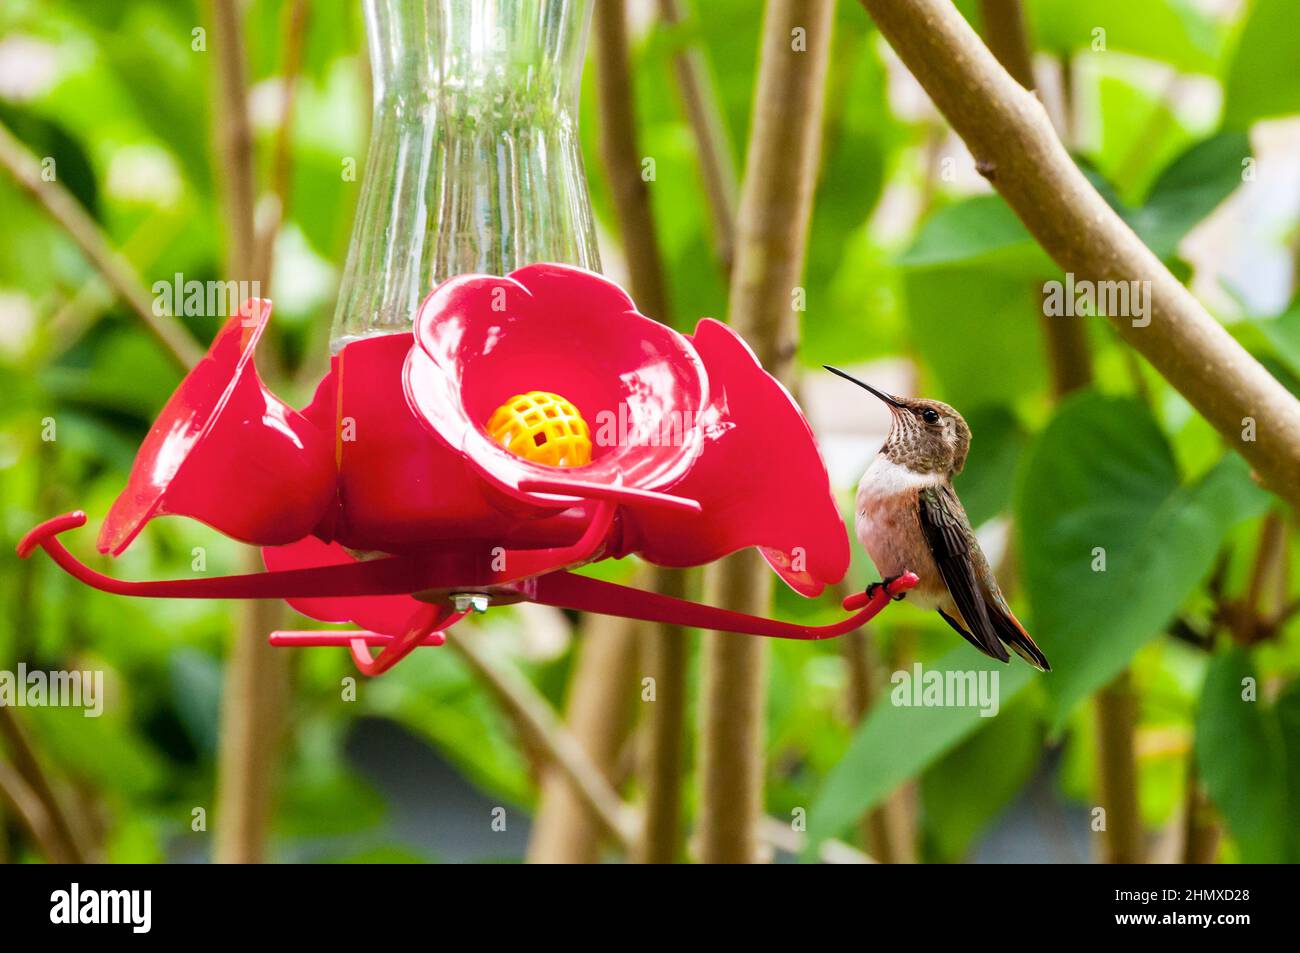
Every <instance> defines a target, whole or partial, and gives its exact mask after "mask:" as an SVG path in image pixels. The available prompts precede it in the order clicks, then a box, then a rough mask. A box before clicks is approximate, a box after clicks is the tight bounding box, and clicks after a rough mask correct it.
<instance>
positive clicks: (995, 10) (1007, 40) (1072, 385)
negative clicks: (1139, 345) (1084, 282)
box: [980, 0, 1092, 400]
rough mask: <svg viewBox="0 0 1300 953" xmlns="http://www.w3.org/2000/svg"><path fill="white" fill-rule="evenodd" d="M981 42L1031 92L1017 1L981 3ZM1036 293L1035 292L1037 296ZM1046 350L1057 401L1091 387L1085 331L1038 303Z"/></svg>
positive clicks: (1029, 63)
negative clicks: (982, 39)
mask: <svg viewBox="0 0 1300 953" xmlns="http://www.w3.org/2000/svg"><path fill="white" fill-rule="evenodd" d="M980 9H981V11H982V13H983V19H984V41H985V42H986V43H987V44H988V48H989V49H990V50H991V51H992V52H993V55H994V56H996V57H997V58H998V62H999V63H1001V64H1002V65H1003V66H1004V67H1005V68H1006V70H1007V72H1008V73H1010V74H1011V75H1012V76H1013V77H1015V80H1016V82H1018V83H1019V84H1020V85H1021V86H1023V87H1024V88H1025V89H1027V90H1031V91H1032V90H1033V89H1034V65H1033V63H1034V59H1033V51H1032V48H1031V46H1030V43H1029V31H1028V28H1027V27H1026V25H1025V14H1024V10H1023V9H1022V8H1021V5H1020V0H981V3H980ZM1037 292H1038V289H1037V288H1035V289H1034V293H1035V294H1037ZM1038 311H1039V313H1040V314H1041V316H1042V324H1043V338H1044V342H1045V344H1046V346H1047V361H1048V368H1049V370H1050V372H1051V381H1052V391H1053V396H1055V397H1056V398H1057V399H1058V400H1059V399H1060V398H1062V397H1064V396H1066V395H1067V394H1069V393H1070V392H1072V391H1075V390H1078V389H1079V388H1082V387H1087V386H1088V385H1089V384H1091V383H1092V354H1091V352H1090V351H1089V350H1088V329H1087V328H1086V327H1085V326H1084V323H1083V321H1081V320H1079V319H1078V318H1076V317H1074V316H1056V317H1053V316H1051V315H1049V314H1047V312H1046V309H1044V308H1043V307H1042V306H1041V302H1040V303H1039V307H1038Z"/></svg>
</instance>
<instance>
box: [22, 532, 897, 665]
mask: <svg viewBox="0 0 1300 953" xmlns="http://www.w3.org/2000/svg"><path fill="white" fill-rule="evenodd" d="M604 515H605V516H606V518H607V515H608V514H604ZM85 522H86V516H85V514H84V513H81V512H73V513H67V514H64V515H63V516H58V517H55V518H54V519H51V520H47V521H46V522H44V523H42V524H40V525H39V526H37V527H35V528H34V529H32V530H31V532H29V533H28V534H27V535H26V536H24V537H23V538H22V541H21V542H19V544H18V547H17V550H18V555H19V556H20V557H22V558H24V559H26V558H27V557H29V556H30V555H31V554H32V552H33V551H34V550H35V549H36V548H37V547H40V548H42V549H44V550H45V551H46V552H47V553H49V555H50V557H51V558H52V559H53V560H54V561H55V562H56V563H57V564H58V565H59V566H60V568H62V569H63V570H64V571H65V572H67V573H68V574H69V575H71V576H73V577H75V578H76V579H78V580H80V581H81V582H83V583H85V584H86V585H88V586H91V587H93V588H95V589H99V590H101V591H103V592H110V593H115V594H118V595H130V596H142V597H145V598H168V599H285V598H294V597H298V598H307V597H319V596H333V597H340V598H352V597H355V598H365V597H371V596H386V595H394V594H411V593H419V594H420V596H421V597H422V598H425V599H427V600H428V601H429V611H428V612H427V613H425V614H423V615H422V616H421V617H419V618H418V619H417V620H415V621H414V622H413V623H412V627H411V628H410V630H409V631H407V632H405V633H403V634H400V635H391V634H387V635H386V634H382V633H375V632H356V631H348V632H340V631H334V632H329V631H321V632H277V633H273V634H272V636H271V644H273V645H292V646H311V645H347V646H349V647H350V648H351V649H352V654H353V658H354V659H355V660H356V662H357V667H358V668H360V669H361V671H362V672H364V673H365V674H367V675H378V674H381V673H383V672H385V671H387V670H388V669H390V668H392V666H393V665H395V664H396V663H397V662H398V661H400V660H401V659H402V658H404V657H405V656H406V655H408V654H409V653H410V652H411V651H412V650H414V649H415V648H417V647H419V646H421V645H439V644H441V643H442V641H443V636H442V635H441V632H442V631H443V630H445V629H447V628H449V627H450V626H452V625H454V624H455V623H456V622H457V621H459V620H460V619H461V618H462V617H463V616H464V613H463V612H455V611H452V610H451V609H450V608H449V603H450V599H449V594H451V593H455V592H475V591H485V590H490V591H491V592H492V593H493V594H494V598H498V599H505V600H509V601H519V600H526V601H529V602H535V603H538V604H540V605H548V606H555V607H557V608H562V609H575V610H578V611H582V612H599V613H601V614H604V615H612V616H621V617H623V618H627V619H639V620H642V621H645V622H661V623H666V624H670V625H679V626H683V627H686V628H695V629H715V630H719V631H723V632H736V633H740V634H743V635H757V636H762V637H765V638H778V639H801V640H816V639H830V638H835V637H837V636H840V635H844V634H845V633H847V632H852V631H853V630H855V629H857V628H860V627H861V626H863V625H865V624H866V623H867V622H868V621H870V620H871V619H872V618H874V617H875V616H876V615H877V614H879V612H880V611H881V610H882V609H884V608H885V607H886V606H887V605H889V602H890V600H891V599H892V598H893V597H894V596H895V595H898V594H899V593H903V592H906V591H907V590H908V589H911V588H912V587H913V586H915V585H916V584H917V582H918V579H917V577H916V575H915V574H913V573H910V572H909V573H904V574H903V575H902V576H900V577H899V578H897V579H895V580H893V581H892V582H891V583H890V584H889V585H887V586H880V587H878V588H877V589H876V590H875V592H874V593H873V594H872V595H871V596H869V597H868V596H867V595H866V594H865V593H860V594H859V593H855V594H854V595H852V596H850V597H849V598H848V599H845V601H844V606H845V609H846V610H848V609H853V610H856V611H854V612H852V614H851V615H848V616H846V617H845V618H843V619H840V620H839V621H837V622H833V623H830V624H828V625H820V626H816V625H813V626H810V625H799V624H796V623H793V622H782V621H780V620H777V619H766V618H763V617H761V616H752V615H747V614H745V613H741V612H732V611H730V610H728V609H719V608H716V607H713V606H706V605H701V604H699V603H697V602H690V601H688V600H685V599H676V598H673V597H671V596H664V595H660V594H658V593H654V592H645V591H643V590H640V589H633V588H630V587H628V586H620V585H616V584H615V583H611V582H603V581H601V580H599V579H592V578H590V577H588V576H579V575H575V574H574V573H571V572H567V571H564V570H557V571H552V572H546V573H543V574H540V575H522V574H520V572H519V569H518V563H516V564H515V565H514V566H513V567H512V569H513V571H512V573H511V574H509V575H507V574H505V573H496V574H488V575H487V576H485V575H484V574H483V573H482V571H481V570H478V569H476V568H475V567H476V566H478V565H479V564H480V561H479V560H478V559H477V558H475V557H474V556H473V554H470V555H468V556H467V555H466V554H463V553H458V552H455V551H452V552H448V553H446V554H439V555H440V556H443V557H444V558H431V557H429V556H424V557H421V558H416V557H404V556H391V557H387V558H383V559H375V560H370V561H366V562H357V563H352V564H349V565H330V566H320V567H314V568H308V569H292V570H283V571H276V572H262V573H249V574H247V575H239V576H218V577H214V578H210V579H173V580H164V581H158V582H129V581H126V580H120V579H113V578H112V577H110V576H105V575H103V574H102V573H98V572H95V571H94V570H93V569H91V568H90V567H89V566H86V565H85V564H83V563H81V562H80V561H78V560H77V558H76V557H75V556H73V555H72V554H71V553H70V552H69V551H68V550H67V548H66V547H64V545H63V544H62V543H61V542H59V540H58V539H57V537H58V536H59V534H61V533H63V532H66V531H67V530H69V529H76V528H78V527H81V526H83V525H85ZM602 522H604V520H602V519H599V518H598V519H596V520H594V521H593V525H595V524H599V523H602ZM599 532H600V531H599V530H597V534H596V535H598V534H599ZM589 543H590V540H581V541H579V542H578V543H577V544H575V546H574V547H573V551H574V556H575V557H580V556H581V554H582V553H583V552H584V550H585V549H586V548H587V544H589ZM581 561H582V559H581V558H576V559H575V562H581ZM512 562H513V561H512ZM519 562H520V563H522V564H523V565H525V566H528V567H534V566H536V565H538V563H537V562H535V561H532V560H528V559H523V560H520V561H519ZM571 565H572V563H571ZM369 646H377V647H380V648H381V649H382V651H381V653H380V655H379V656H377V657H373V658H372V657H371V656H370V654H369V651H368V647H369Z"/></svg>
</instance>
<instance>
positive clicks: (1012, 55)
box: [980, 0, 1037, 91]
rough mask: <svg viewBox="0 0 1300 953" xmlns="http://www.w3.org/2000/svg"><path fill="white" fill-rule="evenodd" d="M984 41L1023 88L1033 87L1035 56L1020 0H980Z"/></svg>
mask: <svg viewBox="0 0 1300 953" xmlns="http://www.w3.org/2000/svg"><path fill="white" fill-rule="evenodd" d="M980 16H981V19H983V21H984V42H985V43H987V44H988V47H989V50H990V51H991V52H992V53H993V55H994V56H996V57H997V58H998V62H999V63H1001V64H1002V65H1003V67H1004V68H1005V69H1006V71H1007V72H1008V73H1010V74H1011V76H1012V77H1013V78H1014V79H1015V81H1016V82H1017V83H1019V84H1020V85H1021V86H1023V87H1024V88H1025V89H1028V90H1031V91H1032V90H1033V89H1034V88H1035V87H1036V86H1037V84H1036V83H1035V82H1034V56H1033V47H1032V45H1031V44H1030V42H1029V31H1028V28H1027V26H1026V24H1025V11H1024V9H1023V8H1022V7H1021V4H1020V0H980Z"/></svg>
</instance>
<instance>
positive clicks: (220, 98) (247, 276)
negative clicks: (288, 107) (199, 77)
mask: <svg viewBox="0 0 1300 953" xmlns="http://www.w3.org/2000/svg"><path fill="white" fill-rule="evenodd" d="M240 15H241V14H240V4H239V0H212V43H213V47H214V52H215V53H216V74H217V103H218V109H217V116H218V118H217V123H218V125H217V135H216V140H217V157H218V160H219V161H218V170H219V172H220V173H221V176H220V178H221V181H222V184H223V192H224V204H225V218H226V271H227V273H228V274H230V275H231V276H233V277H234V278H236V279H240V280H244V281H251V280H253V279H254V278H255V277H258V276H256V275H255V274H254V271H255V269H256V255H255V245H256V235H257V232H256V228H255V223H254V195H255V191H256V188H255V185H254V175H253V145H254V144H253V126H252V122H251V120H250V119H249V115H248V76H247V67H246V64H245V61H244V28H243V23H242V22H241V20H240Z"/></svg>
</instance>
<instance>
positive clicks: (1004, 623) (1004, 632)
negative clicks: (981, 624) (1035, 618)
mask: <svg viewBox="0 0 1300 953" xmlns="http://www.w3.org/2000/svg"><path fill="white" fill-rule="evenodd" d="M988 608H989V621H991V622H992V623H993V628H994V629H995V630H996V631H997V633H998V638H999V639H1001V640H1002V641H1003V642H1005V643H1006V644H1007V645H1008V646H1010V647H1011V650H1012V651H1014V652H1015V653H1016V654H1017V655H1019V656H1020V657H1021V658H1022V659H1024V660H1025V661H1026V662H1028V663H1029V664H1030V665H1032V666H1033V667H1034V668H1036V669H1038V670H1039V671H1040V672H1050V671H1051V670H1052V666H1051V663H1049V662H1048V661H1047V656H1046V655H1044V654H1043V650H1042V649H1040V648H1039V647H1038V645H1037V644H1036V643H1035V642H1034V640H1033V639H1031V638H1030V637H1029V633H1028V632H1026V631H1025V627H1024V626H1023V625H1021V624H1020V620H1019V619H1017V618H1016V617H1015V616H1014V615H1012V614H1011V610H1010V609H1006V610H1004V611H998V609H997V607H994V606H992V605H990V606H989V607H988Z"/></svg>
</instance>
